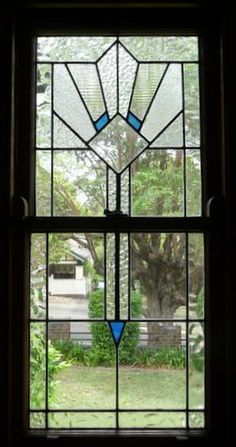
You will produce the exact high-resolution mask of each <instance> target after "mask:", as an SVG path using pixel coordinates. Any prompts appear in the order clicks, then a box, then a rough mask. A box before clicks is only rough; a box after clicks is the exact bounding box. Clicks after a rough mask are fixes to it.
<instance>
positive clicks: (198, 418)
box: [189, 411, 205, 428]
mask: <svg viewBox="0 0 236 447" xmlns="http://www.w3.org/2000/svg"><path fill="white" fill-rule="evenodd" d="M189 427H190V428H204V427H205V414H204V413H203V412H201V411H198V412H195V413H194V412H191V413H189Z"/></svg>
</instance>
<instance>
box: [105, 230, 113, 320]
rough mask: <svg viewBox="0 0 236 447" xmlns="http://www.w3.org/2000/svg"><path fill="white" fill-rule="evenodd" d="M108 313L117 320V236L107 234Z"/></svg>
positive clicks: (109, 316)
mask: <svg viewBox="0 0 236 447" xmlns="http://www.w3.org/2000/svg"><path fill="white" fill-rule="evenodd" d="M106 311H107V318H108V319H111V320H113V319H114V318H115V235H114V234H109V233H108V234H106Z"/></svg>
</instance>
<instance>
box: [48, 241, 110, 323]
mask: <svg viewBox="0 0 236 447" xmlns="http://www.w3.org/2000/svg"><path fill="white" fill-rule="evenodd" d="M95 253H96V254H95ZM103 253H104V241H103V235H101V234H91V233H89V234H84V233H72V234H71V233H70V234H63V233H51V234H49V266H48V273H49V278H48V289H49V318H51V319H88V318H89V317H91V318H92V317H94V318H97V317H98V316H97V315H91V314H90V315H89V307H90V306H91V302H93V301H94V300H96V297H97V299H98V300H100V306H101V314H100V315H99V318H103V306H104V254H103ZM97 305H98V304H97Z"/></svg>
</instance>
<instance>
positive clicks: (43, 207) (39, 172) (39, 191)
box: [35, 150, 51, 216]
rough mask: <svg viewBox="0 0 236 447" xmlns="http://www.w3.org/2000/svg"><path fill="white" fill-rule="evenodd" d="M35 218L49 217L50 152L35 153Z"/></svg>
mask: <svg viewBox="0 0 236 447" xmlns="http://www.w3.org/2000/svg"><path fill="white" fill-rule="evenodd" d="M35 183H36V184H35V198H36V216H50V215H51V151H39V150H38V151H36V182H35Z"/></svg>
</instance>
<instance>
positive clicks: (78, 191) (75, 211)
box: [53, 150, 106, 216]
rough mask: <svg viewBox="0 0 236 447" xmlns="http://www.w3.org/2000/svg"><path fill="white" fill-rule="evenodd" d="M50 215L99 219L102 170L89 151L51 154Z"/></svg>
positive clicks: (102, 199)
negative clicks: (51, 189) (52, 172)
mask: <svg viewBox="0 0 236 447" xmlns="http://www.w3.org/2000/svg"><path fill="white" fill-rule="evenodd" d="M53 161H54V164H53V165H54V179H53V192H54V215H55V216H101V215H103V213H104V208H105V203H106V166H105V164H104V163H103V162H102V161H101V160H100V159H99V158H98V157H97V156H96V155H95V154H94V153H93V152H92V151H83V150H80V151H54V160H53Z"/></svg>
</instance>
